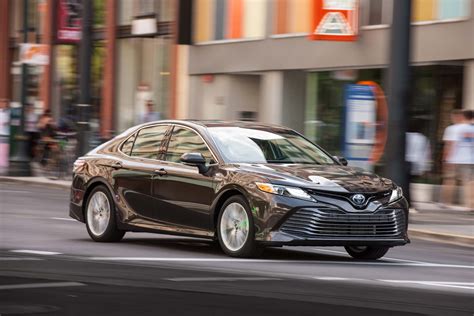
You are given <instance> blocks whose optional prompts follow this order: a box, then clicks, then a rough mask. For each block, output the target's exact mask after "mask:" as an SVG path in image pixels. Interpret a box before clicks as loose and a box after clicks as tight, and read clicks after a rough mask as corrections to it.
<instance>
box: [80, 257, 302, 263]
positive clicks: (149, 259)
mask: <svg viewBox="0 0 474 316" xmlns="http://www.w3.org/2000/svg"><path fill="white" fill-rule="evenodd" d="M89 259H90V260H101V261H102V260H103V261H164V262H167V261H172V262H272V261H273V260H265V259H233V258H157V257H90V258H89ZM275 262H281V261H279V260H275ZM292 262H294V261H292Z"/></svg>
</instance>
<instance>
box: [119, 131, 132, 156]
mask: <svg viewBox="0 0 474 316" xmlns="http://www.w3.org/2000/svg"><path fill="white" fill-rule="evenodd" d="M135 136H136V134H133V135H132V136H130V137H129V138H128V139H127V140H126V141H125V142H124V143H123V144H122V148H120V150H121V151H122V152H123V153H124V154H125V155H127V156H130V154H131V152H132V146H133V142H134V141H135Z"/></svg>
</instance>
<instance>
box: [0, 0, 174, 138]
mask: <svg viewBox="0 0 474 316" xmlns="http://www.w3.org/2000/svg"><path fill="white" fill-rule="evenodd" d="M84 1H91V3H92V7H93V13H92V15H93V22H92V38H93V45H92V46H93V47H92V52H91V78H90V80H91V91H90V95H91V105H92V106H91V107H90V109H91V110H90V115H89V116H90V122H91V127H92V129H93V131H95V132H97V134H98V135H100V137H101V138H109V137H110V136H111V135H113V134H115V133H117V132H120V131H122V130H124V129H126V128H128V127H130V126H132V125H134V124H137V123H138V122H139V121H140V114H141V113H143V111H144V110H145V102H146V101H148V100H151V101H152V102H153V103H154V110H155V111H157V112H160V114H161V116H162V117H169V116H170V115H171V112H172V105H171V104H172V99H173V98H172V95H173V94H172V87H173V80H174V79H173V78H174V77H173V74H172V72H171V69H172V68H173V66H172V65H173V62H174V57H173V53H174V45H173V44H174V42H173V36H174V35H173V32H174V29H173V23H174V19H175V17H174V15H175V10H176V6H177V2H176V1H174V0H136V1H129V0H26V1H22V0H0V6H1V7H0V21H1V22H0V23H1V24H0V33H1V36H0V76H1V77H0V78H1V80H0V99H3V100H7V102H8V103H9V104H10V106H11V107H12V108H17V107H20V106H21V97H20V96H21V93H22V91H21V75H22V74H21V62H20V56H19V52H20V46H21V44H22V43H23V42H24V39H23V34H24V23H23V22H24V14H23V13H24V5H25V4H26V5H27V22H28V31H27V36H28V38H27V42H28V43H35V44H43V45H45V47H46V48H47V55H48V57H49V63H48V64H47V65H30V66H28V89H27V91H26V93H27V102H28V103H29V104H32V105H34V106H35V109H36V111H37V112H38V113H41V112H43V111H44V110H46V109H49V110H51V111H52V113H53V115H54V117H55V118H56V119H59V118H62V117H68V116H70V117H74V113H75V111H76V110H75V107H76V105H77V103H78V93H79V92H78V91H79V87H78V85H79V77H80V75H81V74H80V73H79V71H78V69H79V65H78V64H79V45H80V42H79V40H78V38H79V39H80V34H81V33H80V32H82V31H83V30H82V29H81V26H79V31H78V32H79V33H78V34H79V35H74V34H73V32H74V30H73V27H71V26H73V24H74V21H73V19H77V20H78V21H79V22H77V23H79V25H80V24H81V22H80V19H81V13H80V10H81V7H82V4H83V2H84ZM65 11H67V13H64V12H65ZM63 17H64V19H67V20H68V22H67V23H69V24H71V25H68V26H69V28H66V29H65V31H64V30H62V29H61V23H63V20H62V19H63ZM60 32H65V33H61V34H62V35H60ZM68 36H70V37H71V38H67V37H68ZM74 36H76V37H74ZM77 36H78V37H77Z"/></svg>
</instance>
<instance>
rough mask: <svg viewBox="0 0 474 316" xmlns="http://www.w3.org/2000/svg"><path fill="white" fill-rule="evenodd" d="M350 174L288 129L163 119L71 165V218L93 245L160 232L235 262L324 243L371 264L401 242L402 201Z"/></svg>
mask: <svg viewBox="0 0 474 316" xmlns="http://www.w3.org/2000/svg"><path fill="white" fill-rule="evenodd" d="M346 165H347V162H346V161H345V160H344V159H343V158H337V157H332V156H330V155H329V154H328V153H327V152H325V151H324V150H323V149H321V148H320V147H318V146H317V145H315V144H313V143H311V142H310V141H308V140H307V139H305V138H304V137H303V136H301V135H300V134H298V133H297V132H295V131H293V130H290V129H287V128H284V127H277V126H270V125H263V124H259V123H249V122H215V121H214V122H200V121H159V122H154V123H148V124H143V125H140V126H136V127H133V128H131V129H129V130H127V131H126V132H124V133H122V134H121V135H119V136H117V137H115V138H114V139H112V140H111V141H109V142H107V143H105V144H103V145H101V146H99V147H97V148H96V149H94V150H93V151H91V152H90V153H88V154H87V155H85V156H84V157H81V158H79V159H78V160H77V161H76V162H75V164H74V180H73V185H72V189H71V203H70V215H71V217H73V218H75V219H77V220H79V221H81V222H84V223H86V226H87V231H88V233H89V235H90V236H91V238H92V239H93V240H95V241H103V242H111V241H119V240H120V239H122V237H123V236H124V234H125V232H127V231H135V232H157V233H169V234H179V235H187V236H196V237H204V238H210V239H215V240H218V241H219V244H220V245H221V247H222V249H223V250H224V252H225V253H227V254H229V255H231V256H238V257H249V256H255V255H257V254H259V253H260V251H261V250H262V249H263V248H264V247H265V246H283V245H310V246H314V245H324V246H344V247H345V248H346V250H347V251H348V253H349V254H350V255H351V256H353V257H355V258H361V259H378V258H380V257H382V256H383V255H385V253H386V252H387V251H388V249H389V248H390V247H393V246H399V245H404V244H406V243H407V242H408V236H407V223H408V206H407V202H406V200H405V199H404V198H403V195H402V192H401V189H400V188H398V187H397V186H396V185H395V184H394V183H392V181H390V180H388V179H385V178H381V177H379V176H377V175H374V174H372V173H369V172H366V171H364V170H362V169H358V168H351V167H348V166H346Z"/></svg>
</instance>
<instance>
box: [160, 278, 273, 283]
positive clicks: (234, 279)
mask: <svg viewBox="0 0 474 316" xmlns="http://www.w3.org/2000/svg"><path fill="white" fill-rule="evenodd" d="M164 280H168V281H174V282H222V281H227V282H233V281H275V280H281V279H277V278H265V277H209V278H193V277H189V278H167V279H164Z"/></svg>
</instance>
